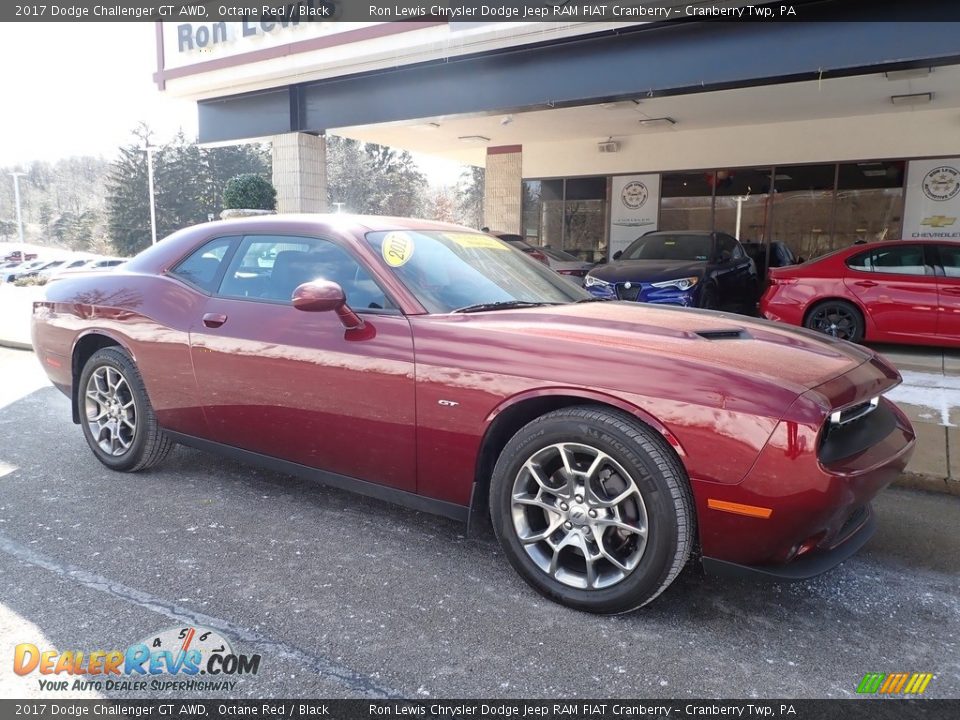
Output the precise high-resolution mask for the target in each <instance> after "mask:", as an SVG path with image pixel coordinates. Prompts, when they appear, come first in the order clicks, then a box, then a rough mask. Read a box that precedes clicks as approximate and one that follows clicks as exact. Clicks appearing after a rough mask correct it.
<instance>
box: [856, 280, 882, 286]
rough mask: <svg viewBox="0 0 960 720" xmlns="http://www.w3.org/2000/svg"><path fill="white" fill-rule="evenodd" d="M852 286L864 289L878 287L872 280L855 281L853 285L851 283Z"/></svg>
mask: <svg viewBox="0 0 960 720" xmlns="http://www.w3.org/2000/svg"><path fill="white" fill-rule="evenodd" d="M853 284H854V285H859V286H860V287H864V288H872V287H876V286H877V285H879V283H875V282H874V281H873V280H857V281H856V282H855V283H853Z"/></svg>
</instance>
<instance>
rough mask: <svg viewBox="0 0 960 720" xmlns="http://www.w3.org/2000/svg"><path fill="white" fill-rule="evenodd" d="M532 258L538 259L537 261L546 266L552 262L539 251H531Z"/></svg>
mask: <svg viewBox="0 0 960 720" xmlns="http://www.w3.org/2000/svg"><path fill="white" fill-rule="evenodd" d="M530 257H532V258H534V259H536V260H539V261H540V262H542V263H543V264H544V265H549V264H550V261H549V260H547V256H546V255H544V254H543V253H542V252H540V251H539V250H531V251H530Z"/></svg>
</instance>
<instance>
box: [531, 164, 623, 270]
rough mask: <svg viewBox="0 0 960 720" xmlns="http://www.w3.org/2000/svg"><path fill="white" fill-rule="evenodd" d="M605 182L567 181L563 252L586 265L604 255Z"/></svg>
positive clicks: (605, 220)
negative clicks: (585, 262) (584, 262)
mask: <svg viewBox="0 0 960 720" xmlns="http://www.w3.org/2000/svg"><path fill="white" fill-rule="evenodd" d="M606 224H607V178H606V177H590V178H570V179H568V180H567V181H566V191H565V192H564V203H563V246H562V247H558V246H556V245H553V244H552V243H548V242H544V243H543V244H544V245H550V246H551V247H554V248H557V249H561V250H564V251H566V252H568V253H570V254H571V255H575V256H576V257H578V258H580V259H581V260H586V261H587V262H596V261H597V260H600V259H601V258H604V257H606V253H607V235H606Z"/></svg>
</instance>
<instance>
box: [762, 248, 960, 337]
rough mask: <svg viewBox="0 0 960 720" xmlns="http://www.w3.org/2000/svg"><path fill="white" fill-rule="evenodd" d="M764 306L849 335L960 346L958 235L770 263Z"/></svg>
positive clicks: (779, 316)
mask: <svg viewBox="0 0 960 720" xmlns="http://www.w3.org/2000/svg"><path fill="white" fill-rule="evenodd" d="M760 311H761V312H762V313H763V316H764V317H765V318H767V319H768V320H778V321H780V322H785V323H789V324H791V325H802V326H804V327H807V328H810V329H811V330H816V331H818V332H822V333H826V334H827V335H832V336H833V337H837V338H841V339H843V340H850V341H851V342H860V341H862V340H869V341H871V342H890V343H915V344H917V345H950V346H960V242H956V241H953V242H951V241H949V240H938V241H935V242H934V241H925V240H924V241H921V240H902V241H886V242H878V243H869V244H863V245H854V246H852V247H849V248H845V249H844V250H838V251H837V252H834V253H831V254H829V255H824V256H823V257H821V258H817V259H815V260H811V261H809V262H806V263H804V264H802V265H793V266H790V267H785V268H774V269H771V270H770V286H769V287H768V288H767V291H766V292H765V293H764V295H763V297H762V298H761V300H760Z"/></svg>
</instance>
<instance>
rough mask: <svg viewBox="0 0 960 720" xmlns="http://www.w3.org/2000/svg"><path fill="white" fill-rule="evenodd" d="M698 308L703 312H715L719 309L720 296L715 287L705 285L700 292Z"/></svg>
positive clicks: (709, 284) (708, 284)
mask: <svg viewBox="0 0 960 720" xmlns="http://www.w3.org/2000/svg"><path fill="white" fill-rule="evenodd" d="M700 307H701V308H703V309H704V310H716V309H717V308H719V307H720V294H719V293H718V292H717V288H716V286H714V285H713V284H711V283H707V284H706V285H704V286H703V290H702V291H701V292H700Z"/></svg>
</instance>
